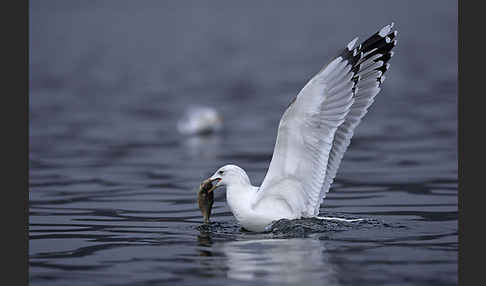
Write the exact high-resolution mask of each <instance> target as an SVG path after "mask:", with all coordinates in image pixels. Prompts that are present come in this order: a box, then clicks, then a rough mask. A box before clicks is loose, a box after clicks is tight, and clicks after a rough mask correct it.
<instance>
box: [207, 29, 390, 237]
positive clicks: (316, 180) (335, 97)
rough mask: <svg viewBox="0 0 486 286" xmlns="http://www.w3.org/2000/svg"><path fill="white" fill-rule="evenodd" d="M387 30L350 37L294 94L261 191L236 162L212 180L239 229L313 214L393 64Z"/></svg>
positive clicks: (258, 228)
mask: <svg viewBox="0 0 486 286" xmlns="http://www.w3.org/2000/svg"><path fill="white" fill-rule="evenodd" d="M392 28H393V23H392V24H390V25H387V26H385V27H383V28H382V29H381V30H379V31H378V32H376V33H375V34H373V35H372V36H371V37H369V38H368V39H367V40H365V41H364V42H362V43H361V44H360V45H356V43H357V40H358V38H355V39H353V40H352V41H351V42H350V43H349V44H347V45H346V47H345V48H344V50H343V51H342V52H341V53H340V54H339V55H338V56H337V57H336V58H334V59H333V60H332V61H331V62H330V63H329V64H328V65H326V66H325V67H324V68H323V69H321V71H319V72H318V73H317V74H316V75H315V76H314V77H313V78H312V79H311V80H310V81H309V82H308V83H307V84H306V85H305V86H304V88H303V89H302V90H301V91H300V92H299V94H298V95H297V96H296V97H295V99H294V100H293V101H292V102H291V103H290V105H289V106H288V108H287V110H285V112H284V114H283V116H282V118H281V119H280V123H279V126H278V134H277V141H276V144H275V148H274V151H273V156H272V160H271V162H270V166H269V168H268V171H267V174H266V176H265V178H264V179H263V183H262V185H261V186H260V187H257V186H253V185H252V184H251V182H250V178H249V177H248V175H247V174H246V172H245V171H244V170H243V169H242V168H240V167H238V166H236V165H231V164H230V165H225V166H223V167H221V168H219V169H218V170H217V171H216V172H215V173H214V175H213V176H211V178H210V179H211V180H212V181H213V182H216V184H215V185H216V186H217V187H220V186H226V201H227V203H228V206H229V208H230V209H231V212H232V213H233V215H234V216H235V217H236V219H237V220H238V222H239V223H240V224H241V226H242V227H244V228H245V229H247V230H249V231H257V232H259V231H264V230H265V227H266V226H268V225H269V224H270V223H271V222H273V221H275V220H279V219H283V218H286V219H299V218H305V217H317V215H318V214H319V208H320V204H321V203H322V201H323V199H324V198H325V197H326V193H327V192H328V191H329V188H330V186H331V184H332V182H333V180H334V178H335V176H336V173H337V170H338V168H339V165H340V163H341V160H342V158H343V154H344V152H345V151H346V149H347V147H348V146H349V143H350V140H351V137H352V136H353V132H354V129H355V128H356V126H357V125H358V124H359V123H360V121H361V119H362V118H363V116H364V115H365V114H366V112H367V110H368V108H369V107H370V105H371V104H372V103H373V100H374V98H375V96H376V95H377V94H378V92H379V91H380V87H381V85H382V84H383V81H384V79H385V77H384V73H385V72H386V71H387V70H388V69H389V67H390V65H389V64H388V61H389V60H390V58H391V57H392V56H393V52H392V51H391V50H392V49H393V48H394V47H395V46H396V44H397V41H396V36H397V31H393V32H392ZM317 218H321V219H330V220H345V219H340V218H324V217H317Z"/></svg>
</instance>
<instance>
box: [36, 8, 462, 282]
mask: <svg viewBox="0 0 486 286" xmlns="http://www.w3.org/2000/svg"><path fill="white" fill-rule="evenodd" d="M456 7H457V2H455V1H339V2H338V1H262V2H259V1H31V2H30V26H29V27H30V59H29V60H30V65H29V66H30V77H29V83H30V97H29V101H30V103H29V117H30V118H29V123H30V127H29V132H30V136H29V138H30V142H29V180H30V182H29V185H30V191H29V211H30V215H29V276H30V284H31V285H162V284H168V285H255V284H258V285H263V284H265V285H266V284H267V283H275V284H276V285H281V284H284V283H288V284H298V285H302V284H305V285H456V284H457V254H458V235H457V234H458V227H457V211H458V208H457V131H456V129H457V8H456ZM392 21H393V22H395V27H396V29H398V32H399V34H398V46H397V47H396V48H395V56H394V57H393V58H392V60H391V62H390V63H391V69H390V70H389V71H388V72H387V79H386V81H385V84H384V85H383V88H382V91H381V92H380V94H379V95H378V96H377V98H376V101H375V103H374V104H373V106H372V107H371V108H370V111H369V113H368V114H367V115H366V117H365V119H364V120H363V122H362V123H361V124H360V126H358V128H357V130H356V132H355V135H354V138H353V140H352V143H351V145H350V148H349V149H348V151H347V153H346V154H345V156H344V159H343V162H342V164H341V167H340V170H339V172H338V174H337V178H336V180H335V183H334V184H333V185H332V187H331V191H330V193H329V194H328V196H327V198H326V199H325V201H324V203H323V204H322V206H321V213H322V214H337V215H343V216H344V215H348V216H355V217H362V218H367V219H370V220H373V221H376V222H378V223H375V224H370V225H367V226H366V225H365V226H363V227H349V228H348V227H338V228H336V229H334V230H333V229H331V230H328V231H325V232H317V233H312V234H308V235H305V236H304V237H301V236H298V237H291V238H280V237H276V236H272V235H269V234H266V235H264V234H251V233H246V232H243V231H241V230H240V229H239V227H238V224H237V222H236V221H235V219H234V218H233V216H232V214H231V212H230V211H229V209H228V207H227V206H226V203H225V193H224V190H218V193H217V194H216V202H215V206H214V208H213V221H215V222H216V224H217V227H215V228H214V230H211V231H205V230H203V229H201V228H200V226H201V224H202V218H201V215H200V212H199V210H198V208H197V204H196V190H197V187H198V185H199V183H200V181H201V180H202V179H204V178H206V177H207V176H209V175H210V174H212V173H213V172H214V171H215V170H216V169H217V168H218V167H220V166H222V165H224V164H226V163H235V164H238V165H240V166H241V167H243V168H244V169H245V170H247V172H248V174H249V176H250V178H251V180H252V182H253V183H254V184H256V185H258V184H260V183H261V181H262V179H263V177H264V175H265V172H266V169H267V167H268V164H269V161H270V158H271V155H272V151H273V146H274V143H275V137H276V132H277V125H278V121H279V119H280V116H281V115H282V113H283V111H284V110H285V108H286V106H287V105H288V104H289V102H290V100H291V99H292V98H293V97H294V96H295V95H296V94H297V93H298V92H299V90H300V89H301V88H302V87H303V86H304V84H305V83H306V82H307V80H309V79H310V77H312V76H313V75H314V74H315V73H316V72H317V71H318V70H319V69H320V68H321V67H322V66H323V65H324V64H326V63H327V62H328V61H329V60H330V59H331V58H332V57H333V56H335V55H336V53H337V52H338V50H340V49H341V48H342V47H344V45H345V44H347V43H348V42H349V41H350V40H351V39H352V38H354V37H355V36H360V39H361V40H363V39H364V38H366V37H367V36H370V35H371V34H372V33H374V32H375V31H377V30H378V29H379V28H381V27H382V26H384V25H386V24H388V23H390V22H392ZM189 104H204V105H210V106H213V107H215V108H217V109H218V111H219V112H221V114H222V115H223V117H224V124H225V130H224V132H223V133H221V134H218V135H214V136H208V137H185V136H182V135H180V134H178V133H177V131H176V128H175V126H176V122H177V120H178V119H179V118H180V117H181V114H182V112H183V111H184V110H185V108H186V107H187V106H188V105H189Z"/></svg>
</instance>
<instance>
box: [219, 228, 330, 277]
mask: <svg viewBox="0 0 486 286" xmlns="http://www.w3.org/2000/svg"><path fill="white" fill-rule="evenodd" d="M219 248H220V249H221V250H222V252H223V255H224V256H225V257H226V269H227V272H226V273H227V276H228V277H229V278H232V279H237V280H246V281H251V280H266V281H269V282H277V283H280V284H283V283H292V284H296V283H299V282H302V283H304V284H305V285H313V283H316V285H317V284H318V285H338V279H337V271H336V269H335V267H334V266H333V265H332V264H331V263H330V260H329V254H328V253H327V252H326V251H325V248H324V246H323V245H322V243H321V242H320V241H319V240H317V239H311V238H306V239H303V238H295V239H262V240H247V241H233V242H224V243H215V244H213V249H215V250H216V249H219Z"/></svg>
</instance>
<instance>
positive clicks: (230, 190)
mask: <svg viewBox="0 0 486 286" xmlns="http://www.w3.org/2000/svg"><path fill="white" fill-rule="evenodd" d="M257 190H258V187H255V186H252V184H251V182H250V178H249V177H248V175H246V173H244V174H243V173H242V174H241V176H239V177H238V178H235V179H234V180H232V181H231V182H230V183H229V184H227V185H226V201H227V203H228V206H229V207H230V209H231V212H232V213H233V214H234V216H235V217H236V219H237V220H238V221H241V220H244V219H245V218H246V217H248V216H249V215H250V214H251V212H252V211H253V210H252V208H251V205H252V203H253V200H254V198H255V195H256V191H257Z"/></svg>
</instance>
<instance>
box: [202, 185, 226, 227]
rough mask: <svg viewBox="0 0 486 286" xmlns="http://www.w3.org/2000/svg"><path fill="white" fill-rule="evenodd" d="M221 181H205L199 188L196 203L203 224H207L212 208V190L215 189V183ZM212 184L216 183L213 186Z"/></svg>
mask: <svg viewBox="0 0 486 286" xmlns="http://www.w3.org/2000/svg"><path fill="white" fill-rule="evenodd" d="M219 181H221V179H220V178H217V179H211V178H209V179H206V180H204V181H203V182H202V183H201V185H200V186H199V192H198V194H197V202H198V205H199V209H200V210H201V213H202V215H203V217H204V223H206V224H207V223H209V217H210V216H211V209H212V208H213V203H214V195H213V190H214V189H216V187H217V183H219ZM213 182H216V184H214V183H213Z"/></svg>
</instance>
